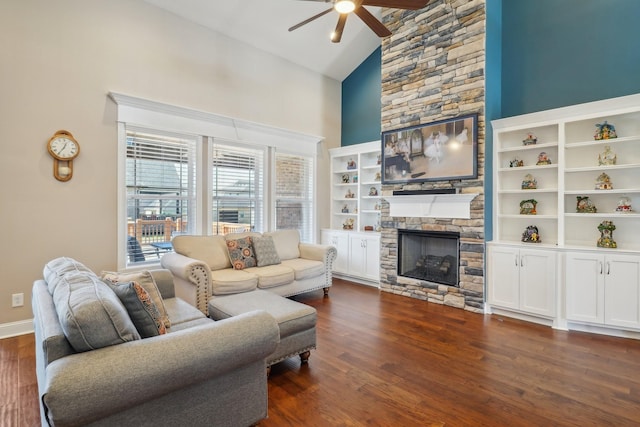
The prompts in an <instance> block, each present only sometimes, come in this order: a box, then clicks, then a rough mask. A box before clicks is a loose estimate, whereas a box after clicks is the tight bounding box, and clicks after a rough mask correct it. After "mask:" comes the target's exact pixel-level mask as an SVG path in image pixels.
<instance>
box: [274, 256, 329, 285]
mask: <svg viewBox="0 0 640 427" xmlns="http://www.w3.org/2000/svg"><path fill="white" fill-rule="evenodd" d="M282 265H285V266H287V267H290V268H292V269H293V271H294V272H295V277H296V280H303V279H309V278H311V277H316V276H320V275H323V274H325V272H326V269H325V265H324V263H323V262H322V261H315V260H311V259H304V258H296V259H289V260H286V261H282Z"/></svg>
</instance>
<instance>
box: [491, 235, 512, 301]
mask: <svg viewBox="0 0 640 427" xmlns="http://www.w3.org/2000/svg"><path fill="white" fill-rule="evenodd" d="M518 252H519V250H518V249H517V248H512V247H503V246H490V247H489V250H488V254H487V256H488V260H489V272H488V279H489V283H488V288H489V296H488V300H489V304H491V305H495V306H498V307H503V308H513V309H518V308H519V305H520V303H519V301H520V283H519V282H520V278H519V276H520V260H519V257H518Z"/></svg>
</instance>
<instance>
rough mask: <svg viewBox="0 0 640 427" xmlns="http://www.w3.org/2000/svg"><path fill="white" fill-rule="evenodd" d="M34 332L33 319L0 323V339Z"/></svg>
mask: <svg viewBox="0 0 640 427" xmlns="http://www.w3.org/2000/svg"><path fill="white" fill-rule="evenodd" d="M32 332H33V319H28V320H20V321H19V322H10V323H1V324H0V339H2V338H10V337H15V336H17V335H25V334H30V333H32Z"/></svg>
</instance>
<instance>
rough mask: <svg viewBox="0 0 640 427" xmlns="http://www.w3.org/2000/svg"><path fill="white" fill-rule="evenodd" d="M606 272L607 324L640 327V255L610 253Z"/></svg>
mask: <svg viewBox="0 0 640 427" xmlns="http://www.w3.org/2000/svg"><path fill="white" fill-rule="evenodd" d="M602 274H603V276H604V322H605V324H607V325H612V326H622V327H625V328H640V257H638V256H631V255H612V256H606V257H605V258H604V266H603V271H602Z"/></svg>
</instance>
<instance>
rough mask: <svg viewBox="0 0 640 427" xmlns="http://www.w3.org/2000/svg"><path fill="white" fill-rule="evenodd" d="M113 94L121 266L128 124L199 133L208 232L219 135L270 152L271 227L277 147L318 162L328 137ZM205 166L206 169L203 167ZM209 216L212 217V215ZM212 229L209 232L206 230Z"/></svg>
mask: <svg viewBox="0 0 640 427" xmlns="http://www.w3.org/2000/svg"><path fill="white" fill-rule="evenodd" d="M108 96H109V98H110V99H111V100H113V101H114V102H115V104H116V110H117V119H116V121H117V133H118V149H117V153H118V159H117V167H118V173H117V185H118V188H117V209H118V212H117V234H118V236H117V268H118V269H119V270H122V269H125V268H126V266H127V262H126V244H127V243H126V234H127V228H126V227H127V222H126V214H123V213H122V212H121V211H120V209H121V208H122V207H123V206H126V187H125V185H126V128H127V126H135V127H141V128H146V129H152V130H157V131H164V132H173V133H178V134H187V135H193V136H196V137H198V138H199V139H198V144H202V146H198V147H197V148H198V149H197V150H196V162H197V166H196V167H200V168H201V172H200V173H197V174H196V189H197V196H196V197H197V201H196V203H197V205H198V208H197V213H196V215H197V218H199V220H198V221H197V225H196V232H197V233H200V234H205V233H204V231H206V228H205V227H206V224H207V221H208V220H209V219H210V218H207V217H208V216H210V215H211V214H207V211H208V210H210V209H208V208H207V207H206V206H208V204H209V202H207V200H206V199H207V198H208V197H209V194H210V192H211V188H210V184H209V182H210V181H211V176H210V174H211V166H212V164H211V162H212V160H211V156H210V154H211V150H212V141H213V140H215V139H221V140H227V141H234V142H238V143H244V144H248V145H258V146H264V147H265V149H266V152H267V155H266V156H265V162H266V165H265V169H264V174H265V179H266V180H267V182H268V183H269V184H268V187H266V188H265V194H264V203H265V206H267V207H268V209H265V217H264V220H263V221H264V222H263V224H264V227H265V229H267V230H270V229H273V227H274V226H275V218H274V214H273V213H272V212H271V210H272V209H271V202H272V201H273V198H272V197H273V194H274V192H275V181H274V178H275V175H274V174H275V170H274V169H273V168H275V164H273V162H272V160H274V161H275V154H274V150H276V151H278V152H283V153H289V154H301V155H308V156H311V157H312V158H313V161H314V164H315V165H317V160H318V154H317V151H318V146H319V143H321V142H322V141H324V137H321V136H315V135H310V134H304V133H300V132H294V131H290V130H287V129H282V128H277V127H273V126H268V125H264V124H260V123H255V122H250V121H246V120H242V119H236V118H231V117H227V116H222V115H219V114H214V113H208V112H204V111H199V110H194V109H189V108H184V107H178V106H173V105H169V104H164V103H160V102H156V101H151V100H147V99H143V98H137V97H132V96H129V95H124V94H121V93H116V92H110V93H109V95H108ZM202 168H205V170H206V171H207V172H206V173H204V172H202ZM314 169H315V170H314V173H315V176H314V180H315V182H316V185H315V188H314V200H317V197H316V196H317V194H316V193H317V184H318V183H319V182H320V181H319V180H318V168H317V167H315V168H314ZM313 209H314V217H315V218H318V216H317V209H318V206H317V204H314V207H313ZM209 222H210V221H209ZM313 228H314V231H313V234H314V236H313V238H314V239H315V238H316V237H317V228H318V225H317V224H315V226H314V227H313ZM207 234H208V233H207Z"/></svg>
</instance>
